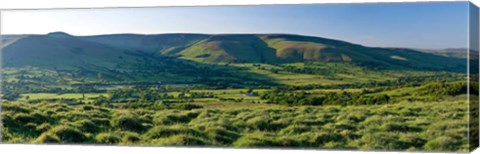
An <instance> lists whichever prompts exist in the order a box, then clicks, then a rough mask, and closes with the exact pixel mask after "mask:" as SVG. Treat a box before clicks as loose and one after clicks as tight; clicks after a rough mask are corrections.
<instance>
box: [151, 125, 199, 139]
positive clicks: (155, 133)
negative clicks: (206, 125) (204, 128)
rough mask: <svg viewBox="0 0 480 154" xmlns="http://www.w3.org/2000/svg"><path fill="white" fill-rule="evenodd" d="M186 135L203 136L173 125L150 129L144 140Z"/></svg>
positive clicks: (192, 130) (186, 128)
mask: <svg viewBox="0 0 480 154" xmlns="http://www.w3.org/2000/svg"><path fill="white" fill-rule="evenodd" d="M181 134H188V135H193V136H204V135H203V134H202V133H201V132H199V131H198V130H195V129H192V128H188V127H186V126H184V125H173V126H157V127H153V128H151V129H150V130H149V131H148V132H147V133H146V134H145V136H146V138H149V139H157V138H164V137H170V136H173V135H181Z"/></svg>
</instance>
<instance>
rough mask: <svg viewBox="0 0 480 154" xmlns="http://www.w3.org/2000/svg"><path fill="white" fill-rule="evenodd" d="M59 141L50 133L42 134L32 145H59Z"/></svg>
mask: <svg viewBox="0 0 480 154" xmlns="http://www.w3.org/2000/svg"><path fill="white" fill-rule="evenodd" d="M60 142H61V139H60V138H59V137H58V136H57V135H55V134H52V133H43V134H42V135H40V136H39V137H38V138H37V139H35V140H34V141H33V143H60Z"/></svg>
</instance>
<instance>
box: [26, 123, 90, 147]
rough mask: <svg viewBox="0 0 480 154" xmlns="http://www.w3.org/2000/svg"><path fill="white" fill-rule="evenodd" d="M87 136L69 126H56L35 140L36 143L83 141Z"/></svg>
mask: <svg viewBox="0 0 480 154" xmlns="http://www.w3.org/2000/svg"><path fill="white" fill-rule="evenodd" d="M87 139H88V138H87V137H86V136H85V135H84V134H83V133H82V132H80V131H79V130H77V129H75V128H72V127H69V126H57V127H54V128H52V129H50V130H48V131H47V132H45V133H42V135H40V137H38V138H37V140H36V141H35V142H36V143H85V142H86V141H87Z"/></svg>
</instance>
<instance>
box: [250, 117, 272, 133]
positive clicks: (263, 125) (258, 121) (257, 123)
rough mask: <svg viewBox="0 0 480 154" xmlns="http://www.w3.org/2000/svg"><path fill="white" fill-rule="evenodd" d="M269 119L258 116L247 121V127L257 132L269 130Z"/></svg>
mask: <svg viewBox="0 0 480 154" xmlns="http://www.w3.org/2000/svg"><path fill="white" fill-rule="evenodd" d="M268 120H269V118H268V117H266V116H258V117H255V118H251V119H248V120H247V122H246V125H247V127H249V128H252V129H258V130H269V129H270V122H269V121H268Z"/></svg>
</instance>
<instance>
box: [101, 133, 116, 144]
mask: <svg viewBox="0 0 480 154" xmlns="http://www.w3.org/2000/svg"><path fill="white" fill-rule="evenodd" d="M120 140H121V139H120V137H119V136H118V135H116V134H112V133H100V134H97V136H96V137H95V141H96V142H97V143H104V144H116V143H118V142H120Z"/></svg>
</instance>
